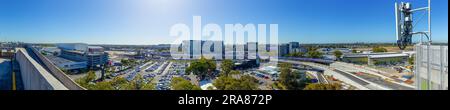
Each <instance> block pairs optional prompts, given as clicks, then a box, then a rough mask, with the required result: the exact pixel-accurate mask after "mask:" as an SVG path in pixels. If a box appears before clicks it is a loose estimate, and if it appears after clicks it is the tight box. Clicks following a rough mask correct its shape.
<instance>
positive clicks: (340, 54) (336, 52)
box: [333, 50, 343, 59]
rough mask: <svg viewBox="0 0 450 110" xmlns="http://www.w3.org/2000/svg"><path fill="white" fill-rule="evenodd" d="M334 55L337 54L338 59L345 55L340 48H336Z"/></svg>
mask: <svg viewBox="0 0 450 110" xmlns="http://www.w3.org/2000/svg"><path fill="white" fill-rule="evenodd" d="M333 54H334V56H336V58H337V59H340V58H341V57H342V55H343V53H342V52H341V51H339V50H336V51H334V52H333Z"/></svg>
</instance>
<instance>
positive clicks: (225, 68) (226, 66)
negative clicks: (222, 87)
mask: <svg viewBox="0 0 450 110" xmlns="http://www.w3.org/2000/svg"><path fill="white" fill-rule="evenodd" d="M220 67H221V69H222V74H225V75H228V73H230V71H231V70H233V68H234V63H233V61H231V60H229V59H226V60H223V61H222V64H221V65H220Z"/></svg>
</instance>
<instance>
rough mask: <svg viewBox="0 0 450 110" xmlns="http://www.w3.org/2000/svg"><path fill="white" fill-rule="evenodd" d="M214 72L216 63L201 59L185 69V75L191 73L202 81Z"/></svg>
mask: <svg viewBox="0 0 450 110" xmlns="http://www.w3.org/2000/svg"><path fill="white" fill-rule="evenodd" d="M215 70H216V63H215V62H214V61H213V60H210V59H206V58H204V57H201V58H200V59H199V60H197V61H194V62H192V63H191V65H189V67H187V68H186V70H185V71H186V74H190V73H193V74H194V75H197V76H199V77H200V79H201V80H203V79H204V78H205V77H210V76H211V74H212V72H213V71H215Z"/></svg>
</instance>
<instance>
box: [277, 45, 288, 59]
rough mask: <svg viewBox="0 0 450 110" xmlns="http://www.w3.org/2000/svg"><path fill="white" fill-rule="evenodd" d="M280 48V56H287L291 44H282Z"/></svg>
mask: <svg viewBox="0 0 450 110" xmlns="http://www.w3.org/2000/svg"><path fill="white" fill-rule="evenodd" d="M278 48H279V50H278V52H279V53H278V55H279V56H286V55H288V54H289V44H281V45H280V46H279V47H278Z"/></svg>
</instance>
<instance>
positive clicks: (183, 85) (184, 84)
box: [170, 77, 201, 90]
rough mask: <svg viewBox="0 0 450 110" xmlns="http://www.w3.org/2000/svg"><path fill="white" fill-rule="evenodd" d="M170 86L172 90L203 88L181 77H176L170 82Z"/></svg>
mask: <svg viewBox="0 0 450 110" xmlns="http://www.w3.org/2000/svg"><path fill="white" fill-rule="evenodd" d="M170 86H171V87H172V90H201V88H200V87H199V86H197V85H194V84H192V83H191V82H189V81H188V80H186V79H183V78H181V77H174V78H173V79H172V82H170Z"/></svg>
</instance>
